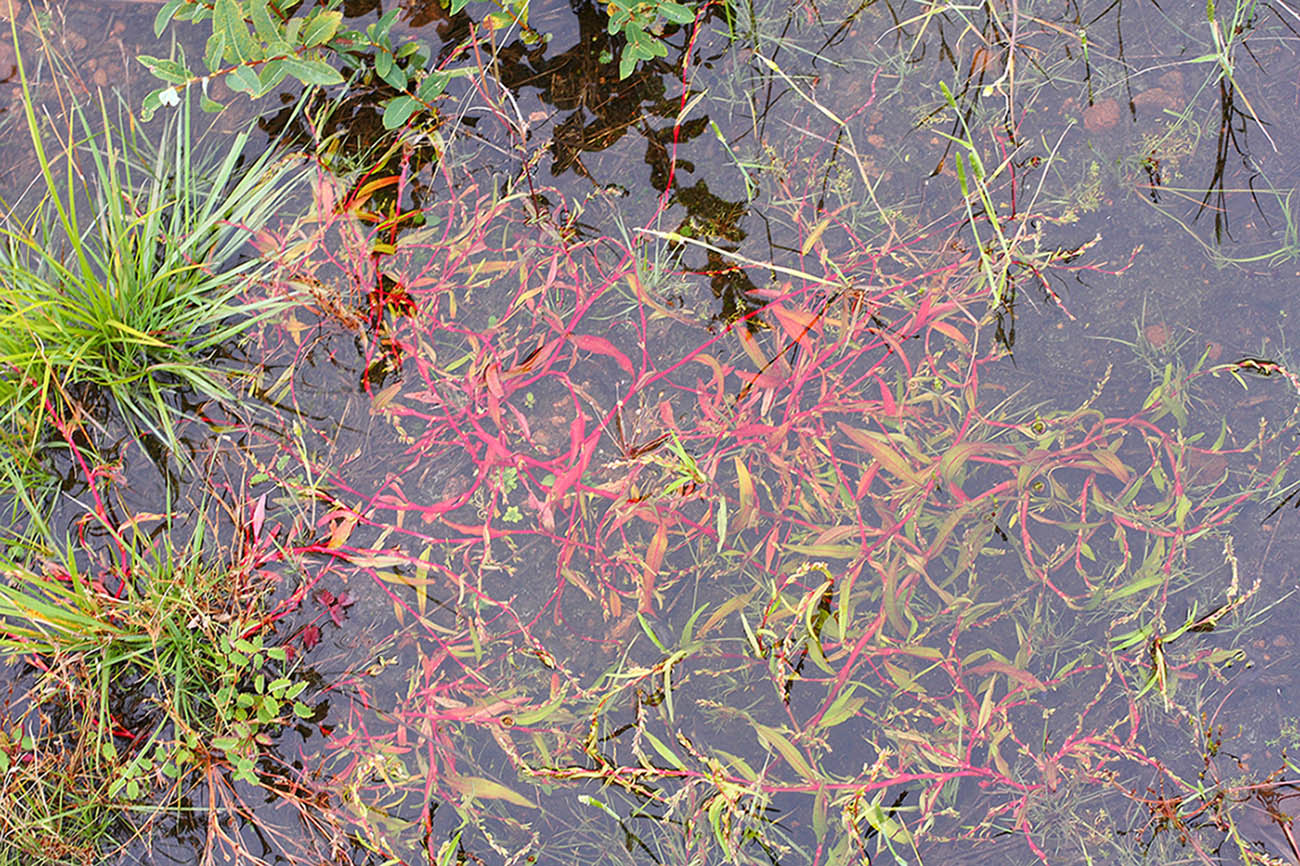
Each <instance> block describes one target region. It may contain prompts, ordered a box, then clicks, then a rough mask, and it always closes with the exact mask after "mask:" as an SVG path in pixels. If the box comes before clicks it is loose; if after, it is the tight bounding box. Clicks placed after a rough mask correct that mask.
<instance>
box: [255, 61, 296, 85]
mask: <svg viewBox="0 0 1300 866" xmlns="http://www.w3.org/2000/svg"><path fill="white" fill-rule="evenodd" d="M288 74H289V70H288V69H286V68H285V66H284V61H283V60H272V61H271V62H269V63H267V64H265V65H263V66H262V71H261V72H259V73H258V76H257V81H258V92H259V93H270V92H271V89H272V88H273V87H275V86H276V85H277V84H279V83H280V82H281V81H284V77H285V76H286V75H288Z"/></svg>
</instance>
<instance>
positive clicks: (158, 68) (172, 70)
mask: <svg viewBox="0 0 1300 866" xmlns="http://www.w3.org/2000/svg"><path fill="white" fill-rule="evenodd" d="M135 59H136V60H139V61H140V63H141V64H143V65H144V67H145V68H146V69H148V70H149V71H150V72H152V73H153V74H154V75H155V76H156V77H158V78H161V79H162V80H163V81H166V82H167V83H168V84H184V83H185V82H187V81H189V80H190V79H191V78H193V77H194V76H192V75H190V71H189V70H188V69H186V68H185V64H183V63H178V62H176V61H175V60H165V59H163V58H161V57H150V56H149V55H148V54H141V55H139V56H138V57H136V58H135Z"/></svg>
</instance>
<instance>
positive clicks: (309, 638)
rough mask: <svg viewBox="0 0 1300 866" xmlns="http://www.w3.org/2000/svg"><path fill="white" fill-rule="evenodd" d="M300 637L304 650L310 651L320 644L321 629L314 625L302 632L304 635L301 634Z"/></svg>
mask: <svg viewBox="0 0 1300 866" xmlns="http://www.w3.org/2000/svg"><path fill="white" fill-rule="evenodd" d="M299 637H300V638H301V639H302V648H303V649H305V650H310V649H311V648H312V647H314V646H316V644H318V643H320V629H319V628H317V627H316V626H314V625H309V626H307V627H306V628H304V629H303V630H302V634H300V635H299Z"/></svg>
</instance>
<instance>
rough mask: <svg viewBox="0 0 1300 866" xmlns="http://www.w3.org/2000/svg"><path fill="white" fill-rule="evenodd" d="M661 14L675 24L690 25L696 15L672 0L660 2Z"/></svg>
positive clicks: (660, 0)
mask: <svg viewBox="0 0 1300 866" xmlns="http://www.w3.org/2000/svg"><path fill="white" fill-rule="evenodd" d="M658 8H659V14H660V15H662V16H664V17H665V18H667V19H668V20H669V21H671V22H673V23H674V24H690V23H691V22H693V21H694V20H695V13H694V12H692V11H691V10H690V9H688V8H687V7H685V6H683V5H682V4H680V3H673V2H671V0H659V6H658Z"/></svg>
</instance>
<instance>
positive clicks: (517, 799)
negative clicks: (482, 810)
mask: <svg viewBox="0 0 1300 866" xmlns="http://www.w3.org/2000/svg"><path fill="white" fill-rule="evenodd" d="M447 787H449V788H451V789H452V790H453V791H455V792H456V793H458V794H461V795H463V796H465V797H472V798H477V799H480V800H505V801H506V802H507V803H514V804H515V805H516V806H526V807H528V808H529V809H536V808H537V804H536V803H534V802H533V801H532V800H529V799H528V798H527V797H525V796H524V795H523V794H520V793H518V792H517V791H512V790H511V789H509V788H507V787H506V786H505V785H502V784H501V783H500V782H494V781H492V780H491V779H484V778H483V777H481V776H449V777H447Z"/></svg>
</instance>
